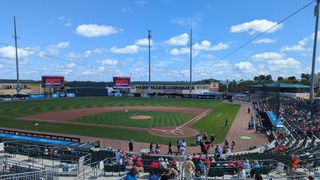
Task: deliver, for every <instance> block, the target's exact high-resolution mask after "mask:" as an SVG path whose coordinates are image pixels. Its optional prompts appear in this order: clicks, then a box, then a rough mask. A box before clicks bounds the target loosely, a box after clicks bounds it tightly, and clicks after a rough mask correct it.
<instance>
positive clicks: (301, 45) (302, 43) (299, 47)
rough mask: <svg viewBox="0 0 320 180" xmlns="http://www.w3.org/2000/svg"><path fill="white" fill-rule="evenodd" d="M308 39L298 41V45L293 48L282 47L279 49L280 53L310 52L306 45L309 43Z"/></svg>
mask: <svg viewBox="0 0 320 180" xmlns="http://www.w3.org/2000/svg"><path fill="white" fill-rule="evenodd" d="M309 40H310V38H308V37H307V38H304V39H302V40H300V41H298V43H297V44H296V45H293V46H284V47H282V48H281V50H280V51H282V52H286V51H287V52H306V51H311V48H307V47H306V44H307V43H308V42H309Z"/></svg>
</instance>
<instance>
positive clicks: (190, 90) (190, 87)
mask: <svg viewBox="0 0 320 180" xmlns="http://www.w3.org/2000/svg"><path fill="white" fill-rule="evenodd" d="M189 94H192V29H190V86H189Z"/></svg>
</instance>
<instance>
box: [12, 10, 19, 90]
mask: <svg viewBox="0 0 320 180" xmlns="http://www.w3.org/2000/svg"><path fill="white" fill-rule="evenodd" d="M13 26H14V43H15V50H16V71H17V88H16V90H17V94H19V92H20V90H21V88H20V79H19V61H18V42H17V27H16V17H15V16H14V17H13Z"/></svg>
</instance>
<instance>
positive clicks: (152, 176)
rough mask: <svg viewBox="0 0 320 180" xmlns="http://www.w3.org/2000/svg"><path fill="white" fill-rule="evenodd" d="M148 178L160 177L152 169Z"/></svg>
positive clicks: (156, 178) (153, 179) (150, 179)
mask: <svg viewBox="0 0 320 180" xmlns="http://www.w3.org/2000/svg"><path fill="white" fill-rule="evenodd" d="M148 180H159V177H158V176H157V175H156V174H155V173H154V171H150V176H149V178H148Z"/></svg>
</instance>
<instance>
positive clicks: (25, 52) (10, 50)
mask: <svg viewBox="0 0 320 180" xmlns="http://www.w3.org/2000/svg"><path fill="white" fill-rule="evenodd" d="M32 54H34V52H33V51H31V50H30V49H29V48H18V57H19V58H20V59H25V58H27V57H29V56H30V55H32ZM0 58H2V59H9V60H13V59H15V58H16V51H15V47H13V46H5V47H1V48H0Z"/></svg>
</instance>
